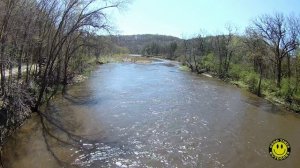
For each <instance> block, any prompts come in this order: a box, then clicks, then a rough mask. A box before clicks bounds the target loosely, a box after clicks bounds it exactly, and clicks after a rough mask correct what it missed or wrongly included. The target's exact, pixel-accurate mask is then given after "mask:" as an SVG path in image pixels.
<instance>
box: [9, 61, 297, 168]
mask: <svg viewBox="0 0 300 168" xmlns="http://www.w3.org/2000/svg"><path fill="white" fill-rule="evenodd" d="M44 114H45V117H44V118H42V119H41V118H40V117H38V116H34V117H33V118H32V119H30V120H29V121H27V123H26V124H25V125H24V126H23V127H22V128H21V129H20V130H19V131H17V132H16V133H15V134H14V135H13V136H12V137H11V138H10V139H9V141H8V143H7V145H6V146H5V147H4V149H3V157H4V158H3V161H4V164H5V166H6V167H14V168H15V167H16V168H17V167H23V168H26V167H28V168H29V167H30V168H32V167H45V168H48V167H49V168H52V167H282V166H284V167H296V166H297V165H300V160H299V159H298V157H299V156H300V144H298V140H299V138H300V134H299V128H300V119H299V116H298V115H296V114H291V113H289V112H285V111H283V110H282V109H279V108H277V107H276V106H274V105H272V104H270V103H268V102H267V101H265V100H263V99H260V98H258V97H256V96H254V95H251V94H249V93H247V92H245V91H242V90H240V89H237V88H235V87H233V86H230V85H228V84H225V83H223V82H221V81H218V80H216V79H210V78H207V77H199V76H196V75H193V74H191V73H188V72H182V71H180V70H178V67H177V65H176V64H174V62H168V61H163V60H159V61H155V62H153V63H152V64H145V65H142V64H128V63H126V64H107V65H103V66H101V67H100V68H99V69H98V70H96V71H95V72H94V73H93V75H92V76H91V78H90V79H89V80H88V81H86V82H85V83H82V84H80V85H75V86H72V87H71V88H70V89H69V90H68V92H67V94H66V95H65V96H58V97H57V98H56V99H55V100H54V101H52V102H51V103H50V104H49V105H48V107H47V108H46V109H45V113H44ZM275 138H284V139H286V140H288V141H289V142H290V144H291V147H292V153H291V155H290V157H289V158H288V159H287V160H285V161H283V162H278V161H275V160H273V159H272V158H271V157H270V156H269V154H268V146H269V143H271V141H272V140H273V139H275Z"/></svg>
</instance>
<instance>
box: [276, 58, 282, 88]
mask: <svg viewBox="0 0 300 168" xmlns="http://www.w3.org/2000/svg"><path fill="white" fill-rule="evenodd" d="M281 63H282V60H281V59H278V60H277V87H278V88H280V86H281V74H282V72H281Z"/></svg>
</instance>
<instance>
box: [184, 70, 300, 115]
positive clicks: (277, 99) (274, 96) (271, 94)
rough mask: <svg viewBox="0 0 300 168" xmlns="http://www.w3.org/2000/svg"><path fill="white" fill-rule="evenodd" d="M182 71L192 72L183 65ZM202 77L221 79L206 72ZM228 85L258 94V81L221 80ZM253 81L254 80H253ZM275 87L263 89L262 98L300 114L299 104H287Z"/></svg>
mask: <svg viewBox="0 0 300 168" xmlns="http://www.w3.org/2000/svg"><path fill="white" fill-rule="evenodd" d="M180 69H181V70H183V71H191V70H190V69H189V68H188V67H187V66H185V65H181V66H180ZM200 75H204V76H207V77H213V78H217V79H220V78H219V77H218V76H217V74H215V73H211V72H209V71H208V72H205V73H202V74H200ZM220 80H222V81H224V82H226V83H230V84H232V85H235V86H236V87H238V88H241V89H245V90H247V91H248V92H250V93H253V94H256V90H255V89H256V88H254V87H256V86H253V85H255V83H256V82H257V83H258V81H254V83H253V81H251V82H252V83H251V84H248V83H246V82H244V81H243V80H242V79H240V80H234V79H232V78H226V79H220ZM252 80H253V79H252ZM264 82H266V81H262V83H263V84H262V85H265V86H266V85H267V84H266V83H264ZM269 87H272V86H269ZM274 88H275V86H274V87H273V88H272V89H270V88H268V89H262V91H261V92H262V93H261V96H260V97H262V98H264V99H265V100H268V101H269V102H271V103H273V104H275V105H278V106H281V107H282V108H284V109H286V110H288V111H291V112H295V113H300V105H299V104H296V103H289V102H286V100H285V98H283V97H282V96H278V95H279V93H278V92H280V90H278V89H277V90H276V89H274Z"/></svg>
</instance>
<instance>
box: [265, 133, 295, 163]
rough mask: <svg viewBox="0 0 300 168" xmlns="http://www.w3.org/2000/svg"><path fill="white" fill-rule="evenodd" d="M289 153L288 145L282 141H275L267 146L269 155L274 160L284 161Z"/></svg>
mask: <svg viewBox="0 0 300 168" xmlns="http://www.w3.org/2000/svg"><path fill="white" fill-rule="evenodd" d="M290 152H291V147H290V144H289V143H288V142H287V141H286V140H284V139H281V138H280V139H275V140H274V141H272V143H271V144H270V146H269V153H270V155H271V157H272V158H274V159H275V160H284V159H286V158H287V157H288V156H289V155H290Z"/></svg>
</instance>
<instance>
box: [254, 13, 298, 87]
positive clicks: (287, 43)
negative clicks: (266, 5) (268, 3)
mask: <svg viewBox="0 0 300 168" xmlns="http://www.w3.org/2000/svg"><path fill="white" fill-rule="evenodd" d="M288 20H289V19H288V18H287V17H285V16H284V15H283V14H280V13H275V14H274V15H263V16H261V17H259V18H257V19H256V20H254V21H253V24H254V26H253V27H252V29H253V31H254V32H256V34H257V35H258V36H260V37H261V38H262V39H263V40H264V42H265V43H266V44H267V45H268V46H269V47H270V48H271V49H272V52H273V55H272V56H271V57H270V59H271V60H272V61H273V62H274V64H275V65H276V82H277V87H280V84H281V78H282V61H283V59H284V58H285V57H287V56H288V55H289V53H290V52H292V51H294V50H295V49H296V48H297V46H298V45H299V44H298V39H297V38H298V33H297V31H295V30H296V27H295V26H296V24H294V22H288Z"/></svg>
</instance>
